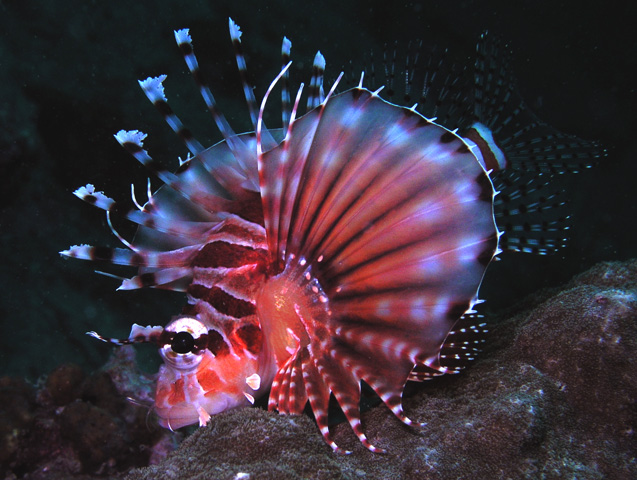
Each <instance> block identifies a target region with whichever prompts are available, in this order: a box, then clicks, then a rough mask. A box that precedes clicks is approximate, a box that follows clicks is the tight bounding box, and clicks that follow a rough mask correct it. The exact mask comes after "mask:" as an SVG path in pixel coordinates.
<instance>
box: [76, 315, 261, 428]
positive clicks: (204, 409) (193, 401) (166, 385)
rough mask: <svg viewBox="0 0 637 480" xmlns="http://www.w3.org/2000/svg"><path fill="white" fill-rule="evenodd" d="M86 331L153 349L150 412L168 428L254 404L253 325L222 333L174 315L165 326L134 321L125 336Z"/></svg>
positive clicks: (256, 334) (257, 385) (257, 389)
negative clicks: (155, 366) (155, 362)
mask: <svg viewBox="0 0 637 480" xmlns="http://www.w3.org/2000/svg"><path fill="white" fill-rule="evenodd" d="M89 335H91V336H93V337H95V338H97V339H99V340H102V341H104V342H108V343H112V344H114V345H128V344H137V343H154V344H156V345H157V346H158V347H159V354H160V356H161V358H162V359H163V361H164V365H162V366H161V367H160V369H159V374H158V376H157V386H156V393H155V406H154V410H155V413H156V414H157V416H158V417H159V423H160V424H161V425H162V426H164V427H167V428H170V429H171V430H172V429H176V428H181V427H184V426H187V425H192V424H194V423H199V425H201V426H203V425H205V424H206V423H208V420H209V419H210V416H211V415H214V414H216V413H220V412H223V411H225V410H230V409H233V408H236V407H240V406H246V405H249V404H251V403H254V399H255V396H257V397H258V396H259V395H260V394H261V393H262V390H263V388H262V385H261V377H260V375H259V374H258V373H257V371H258V369H259V363H260V362H259V361H258V359H259V354H260V353H261V348H262V344H263V339H262V338H261V334H260V330H259V329H258V328H256V327H254V326H250V325H248V326H246V325H243V326H242V327H241V328H238V329H234V330H233V331H230V332H229V334H226V332H223V331H220V330H219V329H215V328H210V327H207V326H206V325H204V323H203V322H202V321H200V320H198V319H197V318H194V317H188V316H180V317H177V318H175V319H173V320H172V321H171V322H170V323H169V324H168V325H167V326H166V327H165V328H164V327H159V326H155V327H151V326H147V327H142V326H140V325H137V324H134V325H133V327H132V329H131V333H130V335H129V337H128V338H127V339H122V340H120V339H115V338H108V337H103V336H101V335H99V334H98V333H96V332H89ZM266 387H267V386H266Z"/></svg>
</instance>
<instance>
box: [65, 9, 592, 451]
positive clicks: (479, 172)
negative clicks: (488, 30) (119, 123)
mask: <svg viewBox="0 0 637 480" xmlns="http://www.w3.org/2000/svg"><path fill="white" fill-rule="evenodd" d="M229 27H230V35H231V40H232V44H233V47H234V51H235V56H236V61H237V66H238V69H239V78H240V81H241V84H242V86H243V91H244V95H245V98H246V102H247V105H248V112H249V116H250V120H251V123H252V125H253V130H254V131H253V132H247V133H241V134H237V133H235V132H234V130H233V129H232V127H231V126H230V124H229V123H228V121H227V120H226V118H225V117H224V115H223V113H222V112H221V111H220V110H219V108H218V106H217V103H216V100H215V97H214V96H213V94H212V92H211V90H210V88H209V87H208V84H207V81H206V79H205V78H204V75H203V73H202V72H201V70H200V69H199V65H198V62H197V59H196V57H195V55H194V50H193V46H192V40H191V37H190V34H189V32H188V30H187V29H184V30H179V31H176V32H175V39H176V41H177V44H178V45H179V48H180V50H181V52H182V54H183V56H184V59H185V61H186V64H187V67H188V69H189V70H190V71H191V72H192V74H193V77H194V79H195V83H196V85H197V88H198V89H199V91H200V93H201V95H202V97H203V99H204V101H205V103H206V106H207V107H208V110H209V111H210V113H211V115H212V117H213V121H214V123H215V124H216V126H217V128H218V130H219V131H220V132H221V135H222V136H223V140H222V141H221V142H220V143H217V144H216V145H213V146H212V147H208V148H206V147H204V146H203V145H202V144H201V143H200V142H199V141H198V140H196V139H195V138H194V136H193V135H192V133H191V131H190V130H189V129H188V128H187V127H186V126H185V125H184V124H183V123H182V121H181V120H180V119H179V117H178V116H177V115H176V114H175V113H174V112H173V111H172V109H171V108H170V106H169V105H168V102H167V99H166V96H165V93H164V88H163V83H162V82H163V81H164V79H165V76H159V77H156V78H148V79H146V80H143V81H140V86H141V88H142V90H143V91H144V93H145V94H146V96H147V97H148V99H149V100H150V101H151V102H152V103H153V104H154V105H155V107H157V109H158V110H159V112H160V113H161V114H162V115H163V116H164V118H165V120H166V122H167V123H168V125H169V126H170V128H171V129H172V130H173V131H174V132H175V133H176V134H177V135H178V136H179V137H180V138H181V140H182V141H183V143H184V145H185V147H186V149H187V151H188V157H187V159H186V160H185V161H180V165H179V168H178V169H177V171H176V172H175V173H172V172H171V171H170V170H169V169H166V168H165V167H164V166H163V164H162V163H161V162H158V161H156V160H154V159H153V158H152V157H151V156H150V155H149V153H148V152H147V151H146V150H145V148H144V145H143V142H144V139H145V137H146V135H145V134H143V133H141V132H139V131H120V132H118V133H117V134H116V135H115V138H116V140H117V141H118V142H119V143H120V144H121V145H122V146H123V147H124V148H125V149H126V150H127V151H128V152H129V153H130V154H131V155H132V156H133V157H134V158H136V159H137V160H138V161H139V162H140V163H142V164H143V165H144V166H146V167H147V168H148V170H149V171H150V172H151V173H152V174H153V175H154V176H156V177H157V178H159V179H160V180H161V181H162V182H163V184H164V185H163V186H162V187H161V188H159V189H158V190H157V191H155V192H152V191H151V189H150V187H149V189H148V190H149V191H148V200H147V202H145V203H144V204H143V205H142V204H140V203H139V202H138V201H137V199H136V197H135V195H133V203H134V204H135V206H136V207H137V208H133V209H129V208H128V207H125V206H122V205H121V204H120V203H118V202H115V201H114V200H113V199H111V198H110V197H108V196H107V195H105V194H104V193H102V192H99V191H98V190H96V189H95V187H94V186H92V185H86V186H84V187H81V188H79V189H78V190H76V192H75V195H76V196H78V197H79V198H81V199H83V200H84V201H86V202H89V203H91V204H93V205H95V206H96V207H98V208H100V209H102V210H104V211H105V212H106V214H107V220H108V223H109V226H111V230H112V231H113V233H114V234H115V236H116V237H117V238H118V239H119V240H120V241H121V242H122V243H123V244H124V246H125V248H105V247H93V246H88V245H78V246H73V247H71V248H69V249H68V250H65V251H63V252H61V253H62V254H63V255H65V256H68V257H73V258H80V259H85V260H92V261H105V262H110V263H113V264H120V265H128V266H133V267H137V269H138V271H137V274H136V275H134V276H132V277H131V278H124V279H122V283H121V285H120V287H119V288H120V289H137V288H143V287H151V288H159V289H170V290H177V291H183V292H185V293H186V296H187V299H188V304H187V306H186V307H184V309H183V311H182V312H181V314H180V315H178V316H176V317H174V318H173V319H172V320H171V321H170V322H169V323H168V325H167V326H166V327H161V326H155V327H152V326H147V327H143V326H140V325H133V328H132V330H131V333H130V335H129V337H128V338H125V339H115V338H110V337H104V336H102V335H100V334H98V333H96V332H89V333H90V334H91V335H92V336H94V337H96V338H98V339H100V340H103V341H106V342H109V343H112V344H116V345H123V344H132V343H144V342H150V343H154V344H156V345H157V346H158V348H159V352H160V355H161V356H162V358H163V360H164V365H162V367H161V368H160V371H159V375H158V382H157V388H156V396H155V406H154V410H155V412H156V413H157V416H158V418H159V422H160V424H162V425H164V426H166V427H167V428H171V429H174V428H179V427H182V426H185V425H189V424H192V423H199V424H200V425H205V424H207V423H208V422H209V421H210V419H211V416H212V415H214V414H216V413H219V412H222V411H225V410H228V409H231V408H236V407H241V406H245V405H250V404H251V403H254V401H255V399H256V398H258V397H259V396H261V395H265V394H266V393H268V392H269V401H268V407H269V409H271V410H278V411H279V412H280V413H281V414H300V413H302V412H303V410H304V408H305V406H306V405H307V404H308V403H309V405H310V407H311V409H312V411H313V413H314V416H315V418H316V422H317V424H318V427H319V429H320V431H321V434H322V435H323V438H324V439H325V441H326V442H327V444H328V445H330V446H331V447H332V448H333V449H334V450H336V451H342V450H341V449H340V448H339V447H338V446H337V445H336V444H335V443H334V441H333V440H332V437H331V433H330V429H329V426H328V410H329V403H330V398H331V397H333V398H335V400H336V402H337V403H338V404H339V406H340V407H341V409H342V410H343V413H344V414H345V417H346V418H347V420H348V422H349V424H350V425H351V427H352V430H353V431H354V433H355V434H356V435H357V437H358V438H359V440H360V442H361V443H362V444H363V445H364V446H365V447H366V448H368V449H369V450H371V451H374V452H381V451H383V449H381V448H378V447H376V446H375V445H373V444H372V443H371V442H370V440H369V439H368V438H367V437H366V435H365V433H364V430H363V428H362V425H361V420H360V407H359V402H360V397H361V381H363V382H365V383H366V384H367V385H369V386H370V387H371V388H372V389H373V390H374V391H375V392H376V394H378V396H379V397H380V399H381V400H382V401H383V402H384V403H385V404H386V405H387V406H388V407H389V408H390V410H391V411H392V412H393V413H394V415H395V416H396V417H397V418H398V419H399V420H401V421H402V422H404V423H406V424H408V425H415V424H414V422H412V421H411V420H410V419H409V418H408V417H407V416H406V415H405V413H404V412H403V409H402V392H403V389H404V386H405V384H406V382H407V381H408V380H416V381H420V380H426V379H429V378H432V377H434V376H437V375H442V374H444V373H455V372H458V371H459V370H460V369H462V368H463V367H464V366H465V365H466V363H467V362H468V361H470V360H471V359H472V358H473V357H475V354H476V353H477V351H478V350H479V344H480V343H481V342H482V341H483V335H484V332H485V326H484V323H483V321H482V320H483V319H482V318H481V317H480V315H479V314H478V313H477V312H476V310H475V309H474V307H475V306H476V305H477V304H478V303H480V302H481V300H479V299H478V288H479V286H480V284H481V282H482V278H483V276H484V273H485V270H486V268H487V266H488V265H489V263H490V262H491V260H492V259H493V258H494V257H495V255H497V254H498V253H500V251H501V249H502V248H505V249H507V250H514V251H525V252H534V253H541V254H544V253H551V252H552V251H554V250H556V249H557V248H560V247H561V246H562V244H563V243H564V242H563V238H564V230H565V227H564V226H563V223H564V221H565V218H566V217H565V216H564V215H562V214H561V213H558V214H557V216H552V215H553V213H552V212H553V211H558V212H561V211H562V210H563V208H564V206H565V205H564V202H563V201H562V200H561V199H560V197H559V193H556V192H553V190H552V189H551V187H550V179H551V176H553V175H557V174H562V173H566V172H571V171H576V170H578V169H581V168H585V167H588V166H590V165H591V164H593V163H594V161H595V160H596V159H597V158H598V157H600V156H602V155H603V151H602V150H601V149H600V148H599V147H598V146H597V145H595V144H593V143H588V142H584V141H581V140H579V139H576V138H573V137H569V136H566V135H563V134H561V133H559V132H556V131H555V130H553V129H552V128H550V127H548V126H546V125H544V124H542V123H541V122H540V121H539V120H537V119H536V118H535V117H534V116H533V115H532V113H530V111H529V110H528V109H527V108H526V107H525V106H524V104H523V103H522V102H521V101H520V100H519V99H518V98H517V94H516V92H515V90H514V89H513V88H512V87H511V85H512V83H511V82H510V78H509V74H508V73H507V69H506V61H505V62H504V65H503V63H501V62H500V60H498V59H499V58H500V57H502V55H501V54H500V47H499V43H498V42H493V41H489V40H488V39H487V37H486V36H483V37H482V39H481V40H480V42H479V44H478V49H477V59H476V63H475V69H474V71H473V72H469V71H468V69H464V68H463V69H457V70H455V69H456V68H457V67H456V66H455V64H453V63H451V64H449V65H451V66H447V63H445V62H444V61H442V60H437V57H436V56H433V55H432V56H428V58H427V59H426V60H427V61H426V62H425V63H423V65H424V67H423V66H421V65H420V64H419V63H418V61H421V62H422V61H423V60H425V58H424V55H420V57H418V56H417V55H415V54H414V55H412V56H409V55H408V57H407V60H406V61H405V68H404V69H400V68H396V65H397V63H396V62H397V61H396V59H395V58H396V57H395V56H394V59H393V60H390V61H387V60H386V61H385V62H384V67H383V68H384V70H385V79H386V81H387V84H388V85H387V87H386V88H385V90H384V91H383V90H381V89H377V90H368V89H367V88H365V87H364V81H363V78H361V80H360V82H359V83H358V85H356V86H355V87H354V88H351V89H349V90H346V91H344V92H342V93H337V89H338V85H339V80H340V77H339V80H337V81H336V82H334V83H333V84H332V86H331V87H330V88H329V89H328V90H329V91H328V92H327V93H326V92H325V89H324V86H323V77H324V72H325V66H326V64H325V59H324V58H323V56H322V55H321V54H320V53H317V55H316V57H315V59H314V64H313V71H312V76H311V79H310V83H309V86H308V88H307V93H306V101H305V104H306V113H305V114H304V115H300V107H299V105H300V103H301V97H302V95H303V93H304V89H303V85H301V87H300V88H299V89H298V91H297V92H296V94H295V95H294V94H293V91H292V90H291V81H290V76H289V59H290V56H291V42H290V41H289V40H288V39H287V38H284V39H283V43H282V64H283V68H282V70H281V73H280V74H279V76H278V77H277V78H276V79H275V81H274V82H272V84H271V85H270V88H269V89H268V91H267V93H266V95H265V96H264V98H263V99H262V100H261V101H260V102H257V99H256V97H255V95H254V90H253V88H252V87H251V85H250V84H249V82H248V80H247V73H246V68H247V67H246V62H245V59H244V56H243V53H242V42H241V30H240V29H239V27H238V26H237V25H236V24H235V23H234V22H233V21H232V20H230V21H229ZM504 58H505V60H506V58H507V57H506V55H505V56H504ZM418 59H420V60H418ZM390 69H393V70H392V71H401V72H402V73H401V75H404V78H405V81H404V83H403V84H402V86H401V87H400V88H394V86H393V85H392V83H393V79H394V78H396V77H395V76H394V74H393V73H391V74H388V71H389V70H390ZM372 77H373V75H372ZM275 88H280V89H281V92H282V93H281V104H282V115H281V128H277V129H268V128H267V127H266V126H265V124H264V121H263V117H264V110H265V108H266V105H267V104H268V99H269V97H270V96H272V95H273V94H272V92H273V90H274V89H275ZM397 91H402V97H403V98H402V99H401V100H396V99H395V98H394V97H393V95H395V94H396V93H395V92H397ZM383 95H385V99H383ZM412 98H415V99H416V101H419V103H418V104H417V105H414V106H412V107H410V108H407V107H401V106H399V104H402V103H403V102H406V103H405V104H406V105H410V103H412V102H407V101H408V100H411V99H412ZM413 103H415V102H413ZM435 116H438V121H436V119H434V118H433V117H435ZM442 125H453V126H454V128H456V127H457V129H454V130H450V129H448V128H445V127H444V126H442ZM498 191H500V193H499V195H497V196H496V193H497V192H498ZM111 217H113V218H115V217H119V218H123V219H127V220H129V221H131V222H133V223H135V224H137V225H138V226H139V227H138V231H137V234H136V236H135V239H134V240H133V241H132V242H131V241H128V240H126V239H124V238H123V237H122V236H121V235H119V233H117V231H116V230H115V229H114V228H113V226H112V224H111ZM503 233H505V235H504V236H502V234H503Z"/></svg>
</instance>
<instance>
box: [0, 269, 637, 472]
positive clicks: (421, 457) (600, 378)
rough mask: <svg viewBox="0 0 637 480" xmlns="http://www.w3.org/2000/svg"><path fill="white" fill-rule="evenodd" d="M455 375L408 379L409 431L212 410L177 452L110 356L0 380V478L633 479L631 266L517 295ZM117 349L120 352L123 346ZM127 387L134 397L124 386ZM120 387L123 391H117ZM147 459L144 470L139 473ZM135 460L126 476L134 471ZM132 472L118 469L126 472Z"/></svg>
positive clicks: (636, 348)
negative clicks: (88, 364)
mask: <svg viewBox="0 0 637 480" xmlns="http://www.w3.org/2000/svg"><path fill="white" fill-rule="evenodd" d="M493 324H494V328H493V329H492V332H491V334H490V338H489V341H488V347H487V350H486V351H485V352H484V354H483V355H482V356H481V357H480V358H479V360H478V361H477V362H476V364H475V365H474V366H472V367H471V368H469V369H467V370H466V371H465V372H463V373H461V374H460V375H455V376H446V377H441V378H437V379H435V380H432V381H430V382H426V383H424V384H411V385H409V386H408V389H407V391H406V392H405V395H404V405H405V409H406V411H407V413H408V415H409V416H410V417H411V418H413V419H414V420H417V421H420V422H423V423H424V424H425V425H424V426H423V427H422V428H418V429H415V428H410V427H406V426H404V425H402V424H401V423H400V422H399V421H397V420H396V419H395V418H394V417H393V415H392V414H391V412H390V411H389V410H388V409H387V408H386V407H384V406H383V405H378V406H376V407H373V408H371V409H370V410H369V411H367V412H366V413H364V414H363V422H364V428H365V430H366V432H367V435H368V437H369V438H370V440H371V441H372V442H373V443H374V444H376V445H377V446H380V447H384V448H386V449H387V450H388V452H389V453H387V454H384V455H381V454H372V453H370V452H368V451H367V450H365V449H364V448H363V447H362V446H361V445H360V444H359V442H358V440H357V439H356V437H355V436H354V435H353V433H352V432H351V429H350V427H349V426H348V425H347V424H345V423H341V424H338V425H335V426H334V427H333V431H334V438H335V440H336V442H337V443H338V444H339V445H340V446H342V447H344V448H347V449H349V450H352V452H353V453H352V454H351V455H339V454H335V453H333V452H332V451H331V449H330V448H329V447H328V446H327V445H325V444H324V443H323V441H322V439H321V436H320V435H319V432H318V430H317V428H316V426H315V424H314V422H313V421H312V419H311V418H310V417H309V416H307V415H302V416H280V415H278V414H276V413H271V412H266V411H264V410H262V409H258V408H254V409H241V410H236V411H230V412H226V413H223V414H220V415H217V416H215V417H214V418H213V421H212V422H211V423H210V424H209V426H208V427H206V428H201V429H197V430H196V431H195V432H194V433H193V434H192V435H191V436H189V437H188V438H187V439H186V440H184V441H183V442H182V443H181V445H180V446H179V448H177V450H175V451H174V452H172V453H168V454H167V455H166V452H168V451H169V450H171V445H172V444H173V443H171V442H173V440H172V439H171V438H170V436H168V434H167V433H166V432H163V431H161V430H157V429H155V428H153V427H152V426H149V425H152V421H148V420H147V418H146V417H147V409H144V408H137V407H135V406H134V405H132V404H131V403H130V402H126V401H125V400H124V396H135V397H136V398H138V399H140V400H141V401H142V402H143V400H144V396H145V395H146V394H147V392H148V385H147V382H146V380H145V379H144V378H143V377H142V379H141V380H137V381H136V382H132V380H131V377H130V375H132V374H134V372H135V365H134V364H133V359H132V357H131V356H130V353H120V354H119V356H118V357H116V358H115V359H113V360H112V361H111V363H110V364H109V365H108V366H107V367H106V368H105V369H104V371H102V372H100V373H97V374H93V375H91V376H88V377H87V376H86V375H85V374H84V373H82V371H81V369H80V368H79V367H77V366H69V365H67V366H63V367H60V368H58V369H57V370H56V371H55V372H54V373H52V374H51V375H50V376H49V377H48V379H47V381H46V383H45V384H43V385H41V386H39V387H38V388H35V387H33V386H30V385H28V384H26V383H25V382H23V381H21V380H15V379H9V378H4V379H2V380H1V381H0V396H2V398H1V400H2V414H1V415H2V422H1V423H0V424H1V425H2V432H1V433H2V437H1V439H0V441H1V445H0V452H3V453H2V458H1V460H2V472H3V474H4V475H5V478H24V479H40V478H42V479H49V478H53V479H57V478H82V479H89V478H104V477H108V478H122V477H123V478H126V479H127V480H142V479H157V478H167V479H170V478H175V479H203V478H215V479H216V478H219V479H262V478H263V479H269V478H272V479H300V478H316V479H339V478H343V479H357V478H367V479H386V478H403V479H411V478H414V479H415V478H418V479H451V478H472V479H477V480H480V479H494V478H516V479H517V478H529V479H535V478H546V479H553V478H554V479H565V478H577V479H580V480H581V479H603V478H610V479H626V480H628V479H633V478H637V461H636V460H635V455H634V452H635V451H637V441H636V438H635V427H636V426H637V408H636V404H635V399H636V398H637V376H636V375H635V372H637V260H633V261H630V262H623V263H620V262H604V263H601V264H598V265H597V266H595V267H594V268H592V269H591V270H589V271H587V272H585V273H583V274H581V275H578V276H576V277H575V278H573V279H572V280H571V281H570V282H569V283H568V284H566V285H565V286H564V287H563V288H561V289H553V290H547V291H542V292H540V293H538V294H535V295H533V296H530V297H527V298H526V299H525V300H524V301H522V302H520V303H519V304H518V305H516V306H515V308H513V309H511V310H510V311H509V312H507V313H506V314H504V315H501V316H500V318H499V319H496V320H495V321H494V322H493ZM124 352H126V351H124ZM125 386H127V387H126V388H127V389H128V391H123V390H122V389H123V388H124V387H125ZM118 388H119V392H120V393H117V392H118ZM148 462H153V463H154V465H151V466H148V467H145V468H135V467H140V466H142V465H145V464H147V463H148ZM130 468H133V470H129V469H130ZM127 470H129V471H128V473H125V472H126V471H127Z"/></svg>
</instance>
